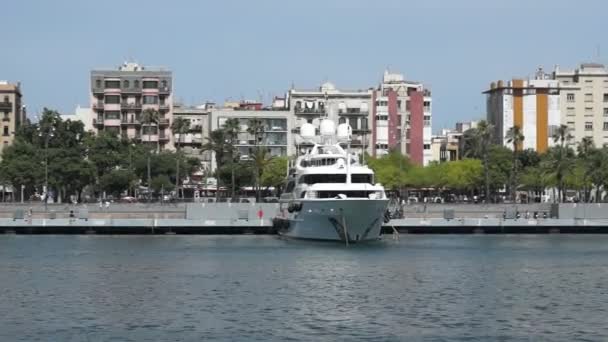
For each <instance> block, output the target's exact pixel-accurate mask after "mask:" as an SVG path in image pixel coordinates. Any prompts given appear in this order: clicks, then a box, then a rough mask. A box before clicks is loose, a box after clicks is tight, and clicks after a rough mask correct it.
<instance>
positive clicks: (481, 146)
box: [464, 120, 494, 201]
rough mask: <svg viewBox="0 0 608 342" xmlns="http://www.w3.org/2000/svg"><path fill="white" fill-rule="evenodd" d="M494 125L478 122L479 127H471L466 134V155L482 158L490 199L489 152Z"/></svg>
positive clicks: (486, 193)
mask: <svg viewBox="0 0 608 342" xmlns="http://www.w3.org/2000/svg"><path fill="white" fill-rule="evenodd" d="M493 132H494V126H493V125H492V124H490V123H488V122H487V121H485V120H482V121H480V122H479V123H478V124H477V128H473V129H470V130H468V131H467V132H466V134H465V151H464V153H465V157H474V158H479V159H481V161H482V163H483V173H484V183H485V189H484V193H485V198H486V201H488V200H489V199H490V163H489V152H490V145H491V144H492V138H493V135H494V134H493Z"/></svg>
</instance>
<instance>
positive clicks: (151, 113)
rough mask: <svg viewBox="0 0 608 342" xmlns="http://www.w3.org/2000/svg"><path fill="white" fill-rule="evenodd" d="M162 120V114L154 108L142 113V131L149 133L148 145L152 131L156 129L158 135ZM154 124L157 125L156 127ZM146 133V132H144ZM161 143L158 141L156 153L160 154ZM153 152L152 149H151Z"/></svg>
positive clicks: (149, 172) (149, 159) (150, 173)
mask: <svg viewBox="0 0 608 342" xmlns="http://www.w3.org/2000/svg"><path fill="white" fill-rule="evenodd" d="M159 118H160V113H159V112H158V111H157V110H154V109H152V108H148V109H146V110H144V111H143V112H142V122H143V123H144V126H143V127H142V130H143V131H145V132H147V134H148V142H147V143H148V144H150V145H151V140H152V139H151V135H152V129H153V128H156V133H157V134H158V133H159V132H158V121H159ZM152 124H155V125H154V126H153V125H152ZM142 133H144V132H142ZM159 144H160V142H159V141H158V139H157V141H156V152H157V153H158V152H160V145H159ZM150 150H151V149H150ZM150 150H148V160H147V161H148V174H147V176H148V177H147V179H148V182H147V183H148V188H150V185H151V182H152V171H151V167H152V166H151V165H150V163H151V156H150V155H151V154H152V153H151V151H150Z"/></svg>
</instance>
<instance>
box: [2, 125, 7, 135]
mask: <svg viewBox="0 0 608 342" xmlns="http://www.w3.org/2000/svg"><path fill="white" fill-rule="evenodd" d="M2 135H4V136H5V137H7V136H8V126H4V131H3V132H2Z"/></svg>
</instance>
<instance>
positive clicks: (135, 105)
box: [120, 102, 141, 110]
mask: <svg viewBox="0 0 608 342" xmlns="http://www.w3.org/2000/svg"><path fill="white" fill-rule="evenodd" d="M120 107H121V109H122V110H128V109H133V110H141V103H128V102H122V103H121V104H120Z"/></svg>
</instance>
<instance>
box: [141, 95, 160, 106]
mask: <svg viewBox="0 0 608 342" xmlns="http://www.w3.org/2000/svg"><path fill="white" fill-rule="evenodd" d="M143 98H144V102H143V104H157V103H158V97H156V96H153V95H145V96H144V97H143Z"/></svg>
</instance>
